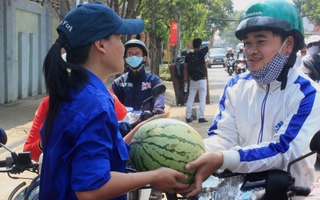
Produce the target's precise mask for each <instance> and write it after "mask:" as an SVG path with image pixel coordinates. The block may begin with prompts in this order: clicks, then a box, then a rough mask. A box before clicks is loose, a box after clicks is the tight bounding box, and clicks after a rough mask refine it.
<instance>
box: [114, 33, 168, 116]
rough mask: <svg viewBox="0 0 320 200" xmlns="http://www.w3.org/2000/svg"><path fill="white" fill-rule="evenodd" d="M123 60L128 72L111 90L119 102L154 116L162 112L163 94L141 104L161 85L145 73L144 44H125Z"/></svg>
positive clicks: (145, 55)
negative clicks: (146, 111)
mask: <svg viewBox="0 0 320 200" xmlns="http://www.w3.org/2000/svg"><path fill="white" fill-rule="evenodd" d="M124 47H125V53H124V60H125V64H126V66H127V67H128V71H127V72H126V73H124V74H123V75H121V76H120V77H118V78H117V79H116V80H114V82H113V83H112V90H113V92H114V94H115V95H116V96H117V97H118V99H119V100H120V102H121V103H122V104H124V105H125V106H127V107H132V108H133V109H134V110H140V109H141V106H143V109H144V110H149V111H151V112H153V113H155V114H161V113H163V112H164V94H161V95H159V96H157V97H154V98H152V99H150V100H149V101H147V102H146V103H145V104H144V105H142V102H143V101H144V100H145V99H147V98H149V97H150V96H151V91H152V89H153V87H154V86H156V85H159V84H161V83H162V81H161V79H160V78H159V77H158V76H157V75H155V74H151V73H149V72H146V69H145V64H146V61H147V58H148V54H147V49H146V46H145V44H144V43H143V42H142V41H140V40H138V39H131V40H129V41H128V42H126V43H125V45H124Z"/></svg>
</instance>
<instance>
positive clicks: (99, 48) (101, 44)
mask: <svg viewBox="0 0 320 200" xmlns="http://www.w3.org/2000/svg"><path fill="white" fill-rule="evenodd" d="M104 42H105V41H104V40H103V39H100V40H96V41H95V42H94V43H93V45H94V47H95V48H96V49H97V51H101V52H106V49H105V43H104Z"/></svg>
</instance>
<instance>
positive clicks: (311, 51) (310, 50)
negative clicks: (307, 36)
mask: <svg viewBox="0 0 320 200" xmlns="http://www.w3.org/2000/svg"><path fill="white" fill-rule="evenodd" d="M319 51H320V49H319V46H312V47H309V48H308V49H307V52H308V54H309V55H311V56H313V55H314V54H316V53H318V52H319Z"/></svg>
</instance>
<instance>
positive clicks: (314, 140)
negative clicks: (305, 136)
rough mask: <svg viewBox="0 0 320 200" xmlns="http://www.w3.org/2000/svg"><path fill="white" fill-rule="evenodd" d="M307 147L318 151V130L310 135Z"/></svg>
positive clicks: (319, 145)
mask: <svg viewBox="0 0 320 200" xmlns="http://www.w3.org/2000/svg"><path fill="white" fill-rule="evenodd" d="M309 148H310V150H311V151H317V152H320V130H319V131H318V132H316V134H314V136H313V137H312V139H311V142H310V145H309Z"/></svg>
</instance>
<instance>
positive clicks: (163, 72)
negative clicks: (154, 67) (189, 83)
mask: <svg viewBox="0 0 320 200" xmlns="http://www.w3.org/2000/svg"><path fill="white" fill-rule="evenodd" d="M159 77H160V78H161V79H162V80H164V81H172V78H171V74H170V72H169V69H168V68H167V67H162V68H160V69H159Z"/></svg>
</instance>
